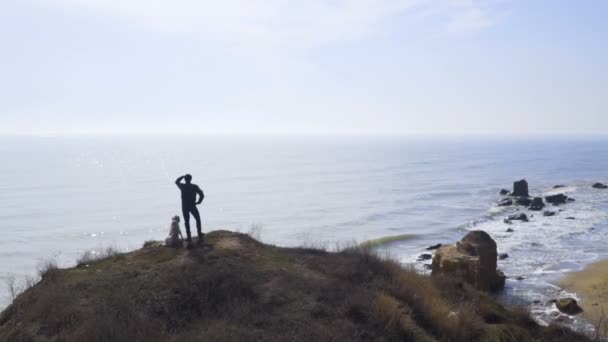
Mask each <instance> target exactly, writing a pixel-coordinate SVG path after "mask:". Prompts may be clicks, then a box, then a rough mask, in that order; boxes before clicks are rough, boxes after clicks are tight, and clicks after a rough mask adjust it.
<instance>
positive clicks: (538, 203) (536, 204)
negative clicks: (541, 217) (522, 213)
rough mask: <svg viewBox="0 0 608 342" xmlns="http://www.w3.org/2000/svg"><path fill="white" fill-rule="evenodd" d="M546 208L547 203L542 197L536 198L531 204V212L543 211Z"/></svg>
mask: <svg viewBox="0 0 608 342" xmlns="http://www.w3.org/2000/svg"><path fill="white" fill-rule="evenodd" d="M544 207H545V202H543V199H542V198H541V197H534V199H533V200H532V203H531V204H530V208H528V209H530V210H535V211H541V210H543V208H544Z"/></svg>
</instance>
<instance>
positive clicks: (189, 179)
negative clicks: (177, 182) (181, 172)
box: [184, 174, 192, 183]
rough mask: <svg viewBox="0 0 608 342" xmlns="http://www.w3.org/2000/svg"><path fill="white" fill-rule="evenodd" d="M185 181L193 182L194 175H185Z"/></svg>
mask: <svg viewBox="0 0 608 342" xmlns="http://www.w3.org/2000/svg"><path fill="white" fill-rule="evenodd" d="M184 180H186V183H190V182H192V175H190V174H187V175H185V176H184Z"/></svg>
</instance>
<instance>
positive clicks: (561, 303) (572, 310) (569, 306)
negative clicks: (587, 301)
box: [555, 298, 583, 315]
mask: <svg viewBox="0 0 608 342" xmlns="http://www.w3.org/2000/svg"><path fill="white" fill-rule="evenodd" d="M555 306H556V307H557V309H558V310H559V311H561V312H563V313H565V314H568V315H577V314H579V313H581V312H583V309H581V307H580V306H578V303H577V302H576V299H574V298H562V299H559V300H558V301H557V302H555Z"/></svg>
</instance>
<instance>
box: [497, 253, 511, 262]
mask: <svg viewBox="0 0 608 342" xmlns="http://www.w3.org/2000/svg"><path fill="white" fill-rule="evenodd" d="M508 257H509V254H507V253H500V254H498V259H499V260H505V259H506V258H508Z"/></svg>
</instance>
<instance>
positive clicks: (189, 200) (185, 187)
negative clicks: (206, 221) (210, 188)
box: [175, 174, 205, 245]
mask: <svg viewBox="0 0 608 342" xmlns="http://www.w3.org/2000/svg"><path fill="white" fill-rule="evenodd" d="M182 179H184V180H185V181H186V183H185V184H184V183H182ZM191 182H192V176H191V175H189V174H187V175H184V176H181V177H179V178H178V179H177V180H175V185H177V187H178V188H179V189H180V190H181V192H182V214H183V215H184V225H185V226H186V234H187V236H188V245H190V244H191V243H192V236H191V235H190V213H192V216H194V219H195V220H196V231H197V233H198V243H202V242H203V233H202V232H201V215H200V214H199V213H198V209H197V208H196V206H197V205H199V204H201V203H202V202H203V198H205V194H204V193H203V190H201V188H199V187H198V185H196V184H192V183H191ZM196 194H198V197H199V198H198V201H197V200H196Z"/></svg>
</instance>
